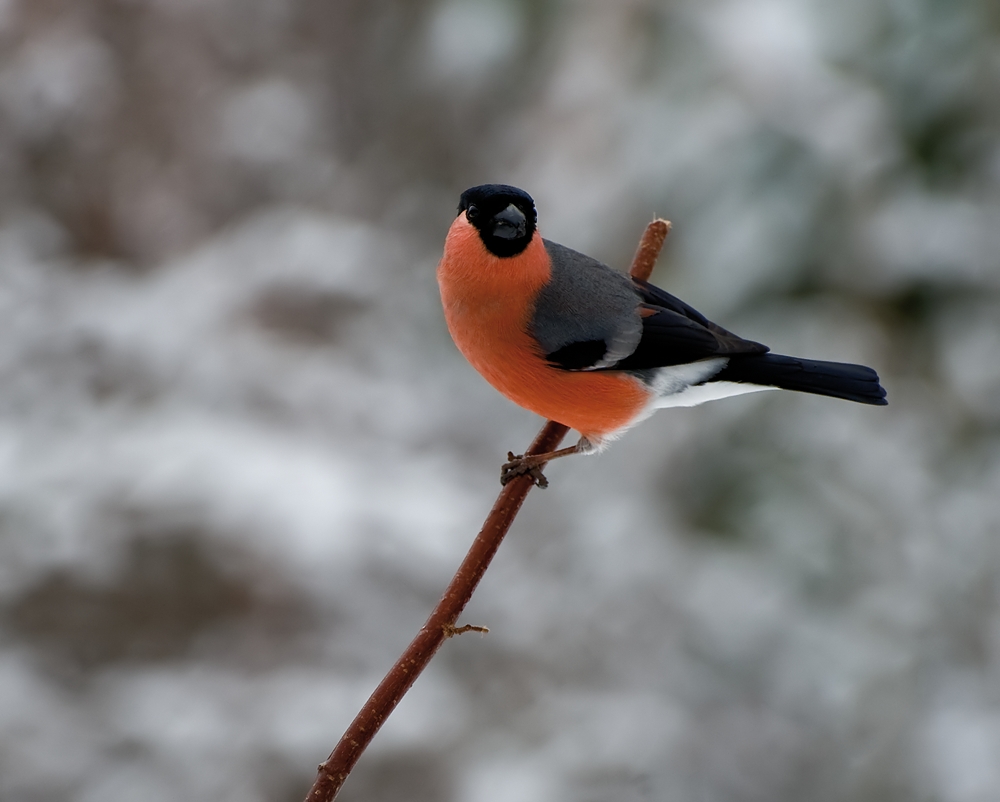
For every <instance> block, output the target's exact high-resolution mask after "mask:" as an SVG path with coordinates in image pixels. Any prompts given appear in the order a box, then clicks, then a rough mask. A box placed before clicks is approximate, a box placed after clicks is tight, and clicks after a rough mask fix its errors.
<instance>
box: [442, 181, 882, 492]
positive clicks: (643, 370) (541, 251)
mask: <svg viewBox="0 0 1000 802" xmlns="http://www.w3.org/2000/svg"><path fill="white" fill-rule="evenodd" d="M437 279H438V284H439V286H440V288H441V300H442V303H443V306H444V314H445V319H446V321H447V324H448V330H449V331H450V332H451V336H452V339H454V341H455V345H457V346H458V349H459V350H460V351H461V352H462V354H463V355H464V356H465V358H466V359H467V360H468V361H469V362H470V363H471V364H472V366H473V367H474V368H475V369H476V370H478V371H479V372H480V373H481V374H482V375H483V377H484V378H485V379H486V380H487V381H488V382H489V383H490V384H492V385H493V386H494V387H495V388H496V389H497V390H499V391H500V392H501V393H503V395H505V396H506V397H507V398H509V399H510V400H511V401H513V402H514V403H516V404H519V405H521V406H522V407H525V408H526V409H529V410H531V411H532V412H536V413H537V414H539V415H541V416H542V417H545V418H549V419H551V420H554V421H558V422H559V423H563V424H565V425H566V426H568V427H570V428H572V429H575V430H576V431H578V432H579V433H580V435H581V436H580V440H579V442H578V443H577V444H576V445H575V446H571V447H569V448H563V449H560V450H558V451H553V452H549V453H547V454H539V455H534V456H528V457H523V456H522V457H514V456H513V455H509V459H510V460H511V461H510V462H508V463H507V464H506V465H505V466H504V468H503V471H502V472H501V479H502V481H504V483H506V481H507V480H509V479H510V478H512V477H513V476H516V475H519V474H522V473H530V474H531V475H532V476H533V477H534V478H535V480H536V482H538V483H539V484H542V485H544V483H545V480H544V477H542V476H541V474H540V471H539V467H540V466H542V465H544V464H545V463H546V462H548V461H549V460H552V459H554V458H556V457H561V456H566V455H568V454H576V453H579V454H590V453H595V452H598V451H601V450H602V449H604V448H605V447H606V446H607V445H608V443H610V442H611V441H612V440H614V439H616V438H617V437H619V436H620V435H621V434H622V433H623V432H625V431H626V430H627V429H628V428H630V427H631V426H634V425H635V424H636V423H638V422H640V421H642V420H643V419H645V418H647V417H648V416H649V415H651V414H652V413H653V411H655V410H657V409H660V408H662V407H689V406H694V405H696V404H701V403H703V402H705V401H710V400H713V399H716V398H725V397H727V396H732V395H740V394H742V393H752V392H756V391H758V390H771V389H781V390H796V391H799V392H804V393H814V394H816V395H824V396H830V397H833V398H844V399H847V400H848V401H856V402H858V403H861V404H873V405H885V404H886V403H887V401H886V397H885V396H886V393H885V390H884V389H882V387H881V385H880V384H879V378H878V375H877V374H876V373H875V371H874V370H872V369H871V368H866V367H863V366H861V365H849V364H844V363H840V362H819V361H816V360H812V359H800V358H798V357H791V356H779V355H778V354H772V353H769V349H768V348H767V346H765V345H761V344H760V343H757V342H753V341H752V340H744V339H743V338H742V337H738V336H737V335H735V334H733V333H732V332H729V331H727V330H726V329H724V328H722V327H721V326H719V325H717V324H715V323H712V322H711V321H710V320H708V319H707V318H706V317H705V316H704V315H702V314H701V313H700V312H697V311H695V310H694V309H692V308H691V307H690V306H688V305H687V304H686V303H684V302H683V301H681V300H680V299H679V298H675V297H674V296H673V295H671V294H670V293H668V292H665V291H664V290H661V289H659V288H658V287H654V286H653V285H652V284H649V283H648V282H646V281H642V280H639V279H636V278H630V277H629V276H626V275H624V274H623V273H619V272H618V271H616V270H613V269H612V268H610V267H608V266H607V265H604V264H602V263H601V262H599V261H597V260H596V259H592V258H591V257H589V256H585V255H584V254H582V253H578V252H577V251H574V250H571V249H570V248H567V247H565V246H563V245H558V244H556V243H555V242H550V241H549V240H546V239H543V238H542V237H541V235H540V234H539V232H538V228H537V215H536V212H535V204H534V201H533V200H532V199H531V197H530V196H529V195H528V193H526V192H524V191H523V190H520V189H517V188H516V187H511V186H506V185H503V184H486V185H483V186H478V187H472V188H471V189H468V190H466V191H465V192H463V193H462V197H461V200H460V202H459V204H458V216H457V217H456V219H455V221H454V222H453V223H452V225H451V228H450V230H449V231H448V236H447V239H446V240H445V245H444V255H443V257H442V259H441V262H440V264H439V265H438V269H437Z"/></svg>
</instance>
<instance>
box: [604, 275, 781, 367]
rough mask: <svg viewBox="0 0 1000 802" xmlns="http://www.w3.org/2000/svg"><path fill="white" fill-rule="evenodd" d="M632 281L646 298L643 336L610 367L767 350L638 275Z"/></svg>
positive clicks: (680, 362) (642, 311) (666, 363)
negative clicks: (624, 355)
mask: <svg viewBox="0 0 1000 802" xmlns="http://www.w3.org/2000/svg"><path fill="white" fill-rule="evenodd" d="M632 281H633V284H634V285H635V288H636V290H637V291H638V292H639V295H640V297H641V298H642V301H643V303H642V304H641V306H640V307H639V314H640V316H641V317H642V337H641V339H640V340H639V345H638V346H637V347H636V349H635V350H634V351H633V352H632V353H631V354H629V355H628V356H627V357H625V358H624V359H621V360H619V361H618V362H616V363H615V364H614V365H613V366H610V368H611V369H614V370H648V369H650V368H662V367H667V366H669V365H683V364H686V363H688V362H696V361H698V360H699V359H708V358H710V357H716V356H733V355H734V354H763V353H767V351H768V348H767V346H766V345H761V344H760V343H756V342H753V341H752V340H744V339H743V338H742V337H739V336H737V335H735V334H733V333H732V332H731V331H727V330H726V329H724V328H722V326H719V325H716V324H715V323H713V322H712V321H710V320H709V319H708V318H706V317H705V316H704V315H703V314H701V313H700V312H698V311H697V310H696V309H694V308H693V307H691V306H689V305H688V304H686V303H684V301H682V300H681V299H680V298H677V297H675V296H673V295H671V294H670V293H669V292H666V291H664V290H661V289H660V288H659V287H654V286H653V285H652V284H649V283H647V282H645V281H641V280H639V279H633V280H632Z"/></svg>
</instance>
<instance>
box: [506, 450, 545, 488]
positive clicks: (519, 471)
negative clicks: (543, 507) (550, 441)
mask: <svg viewBox="0 0 1000 802" xmlns="http://www.w3.org/2000/svg"><path fill="white" fill-rule="evenodd" d="M542 464H544V463H541V462H539V461H538V460H537V459H536V458H534V457H532V456H530V455H529V456H525V455H524V454H518V455H517V456H514V452H513V451H508V452H507V462H505V463H504V464H503V467H501V468H500V484H502V485H506V484H507V482H509V481H510V480H511V479H513V478H514V477H515V476H523V475H524V474H527V475H528V476H530V477H531V479H532V481H533V482H534V483H535V485H537V486H538V487H548V486H549V480H548V479H546V478H545V474H543V473H542Z"/></svg>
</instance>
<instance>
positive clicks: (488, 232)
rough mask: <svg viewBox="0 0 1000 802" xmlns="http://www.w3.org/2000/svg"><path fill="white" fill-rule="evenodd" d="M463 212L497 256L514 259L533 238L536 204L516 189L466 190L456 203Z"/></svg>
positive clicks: (496, 186)
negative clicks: (512, 257)
mask: <svg viewBox="0 0 1000 802" xmlns="http://www.w3.org/2000/svg"><path fill="white" fill-rule="evenodd" d="M462 212H465V216H466V217H467V218H468V220H469V222H470V223H472V225H474V226H475V227H476V229H477V230H478V231H479V236H480V238H481V239H482V241H483V245H485V246H486V249H487V250H488V251H489V252H490V253H492V254H494V255H496V256H517V254H519V253H521V251H523V250H524V249H525V248H527V247H528V243H529V242H531V238H532V237H533V236H534V235H535V226H536V223H537V215H536V214H535V202H534V201H533V200H532V199H531V196H530V195H529V194H528V193H527V192H525V191H524V190H523V189H518V188H517V187H509V186H507V185H506V184H483V185H482V186H478V187H472V189H467V190H465V192H463V193H462V199H461V200H460V201H459V203H458V213H459V214H461V213H462Z"/></svg>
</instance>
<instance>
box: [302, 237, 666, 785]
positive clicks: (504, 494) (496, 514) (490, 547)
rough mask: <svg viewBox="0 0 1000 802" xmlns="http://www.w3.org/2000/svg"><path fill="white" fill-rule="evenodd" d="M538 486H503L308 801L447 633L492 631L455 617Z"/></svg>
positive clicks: (548, 430)
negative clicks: (438, 598)
mask: <svg viewBox="0 0 1000 802" xmlns="http://www.w3.org/2000/svg"><path fill="white" fill-rule="evenodd" d="M669 230H670V223H668V222H667V221H666V220H659V219H657V220H654V221H653V222H652V223H650V224H649V225H648V226H647V227H646V231H645V233H644V234H643V236H642V240H641V241H640V243H639V249H638V250H637V251H636V253H635V257H634V258H633V260H632V269H631V271H630V272H631V275H632V276H634V277H636V278H640V279H643V280H646V279H648V278H649V275H650V273H651V272H652V270H653V265H654V264H655V263H656V257H657V256H659V253H660V248H662V247H663V240H664V239H665V238H666V236H667V232H668V231H669ZM568 431H569V429H568V427H566V426H563V424H561V423H556V422H555V421H548V422H546V424H545V425H544V426H543V427H542V430H541V431H540V432H539V433H538V435H537V436H536V437H535V441H534V442H533V443H532V444H531V447H530V448H529V449H528V451H527V452H526V453H528V454H545V453H547V452H549V451H554V450H555V449H556V448H558V446H559V443H561V442H562V439H563V437H565V436H566V433H567V432H568ZM541 467H544V466H541ZM534 486H535V482H534V479H532V477H531V476H529V475H523V476H518V477H516V478H514V479H512V480H511V481H510V482H508V483H507V484H506V485H505V486H504V488H503V490H501V491H500V495H499V497H498V498H497V500H496V503H495V504H494V505H493V509H492V510H490V514H489V515H488V516H487V517H486V522H485V523H484V524H483V528H482V530H480V532H479V535H478V536H477V537H476V539H475V541H473V543H472V547H471V548H470V549H469V553H468V554H467V555H466V556H465V559H464V560H463V561H462V564H461V565H460V566H459V568H458V571H457V572H456V574H455V576H454V577H453V578H452V580H451V583H450V584H449V585H448V588H447V589H446V590H445V592H444V595H443V596H442V597H441V601H439V602H438V604H437V606H436V607H435V608H434V611H433V612H432V613H431V615H430V618H428V619H427V622H426V623H425V624H424V625H423V627H421V629H420V631H419V632H418V633H417V636H416V637H415V638H414V639H413V641H412V642H411V643H410V645H409V646H407V647H406V651H404V652H403V654H402V655H401V656H400V658H399V660H397V661H396V664H395V665H394V666H393V667H392V668H391V669H390V671H389V673H388V674H386V676H385V679H383V680H382V682H381V683H380V684H379V686H378V687H377V688H376V689H375V691H374V693H372V695H371V696H370V697H369V699H368V701H367V702H365V705H364V707H362V708H361V712H360V713H358V715H357V717H356V718H355V719H354V721H352V722H351V726H349V727H348V728H347V732H345V733H344V736H343V737H342V738H341V739H340V743H338V744H337V746H336V748H335V749H334V750H333V752H331V753H330V756H329V757H328V758H327V759H326V761H325V762H323V763H321V764H320V765H319V768H318V776H317V777H316V782H315V783H313V786H312V788H311V789H310V791H309V794H308V796H306V800H305V802H333V799H334V798H335V797H336V796H337V793H338V792H339V791H340V788H341V786H342V785H343V784H344V781H345V780H346V779H347V775H348V774H350V773H351V769H353V768H354V764H355V763H357V762H358V758H359V757H361V753H362V752H364V750H365V748H366V747H367V746H368V744H369V743H370V742H371V740H372V738H374V737H375V733H376V732H378V731H379V728H380V727H381V726H382V725H383V724H384V723H385V720H386V718H388V716H389V714H390V713H391V712H392V711H393V709H394V708H395V707H396V705H397V704H398V703H399V700H400V699H402V698H403V695H404V694H405V693H406V692H407V691H408V690H409V689H410V686H411V685H413V683H414V681H415V680H416V679H417V677H418V676H420V672H422V671H423V670H424V668H425V667H426V666H427V664H428V663H429V662H430V660H431V658H432V657H433V656H434V654H435V653H436V652H437V650H438V649H439V648H440V647H441V644H442V643H444V641H445V640H446V639H447V638H450V637H452V636H453V635H457V634H460V633H462V632H469V631H477V632H478V631H488V630H486V628H485V627H474V626H470V625H468V624H466V625H464V626H461V627H456V626H455V622H456V621H457V620H458V617H459V616H460V615H461V614H462V610H464V609H465V606H466V604H468V603H469V599H470V598H472V593H473V591H475V589H476V586H477V585H478V584H479V580H480V579H482V577H483V574H484V573H485V572H486V569H487V567H488V566H489V564H490V561H491V560H492V559H493V555H494V554H496V552H497V549H498V548H500V543H501V542H502V541H503V538H504V535H506V534H507V530H508V529H510V525H511V524H512V523H513V522H514V517H515V516H516V515H517V513H518V511H519V510H520V509H521V505H522V504H523V503H524V499H525V498H526V497H527V495H528V492H529V491H530V490H531V488H532V487H534Z"/></svg>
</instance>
